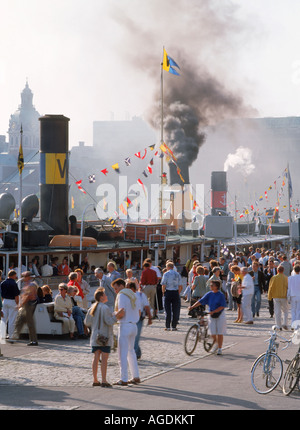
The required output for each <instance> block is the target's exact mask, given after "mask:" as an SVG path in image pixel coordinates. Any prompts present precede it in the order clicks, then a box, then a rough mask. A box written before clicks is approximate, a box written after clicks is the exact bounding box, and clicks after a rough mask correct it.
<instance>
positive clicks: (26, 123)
mask: <svg viewBox="0 0 300 430" xmlns="http://www.w3.org/2000/svg"><path fill="white" fill-rule="evenodd" d="M32 100H33V93H32V91H31V89H30V88H29V86H28V81H26V85H25V88H24V89H23V91H22V93H21V104H20V105H19V108H18V110H17V111H16V112H15V113H14V114H12V115H11V116H10V120H9V129H8V136H9V141H8V152H10V153H13V154H16V153H18V151H19V145H20V129H21V125H22V128H23V152H24V155H26V154H28V153H30V152H33V151H38V150H39V147H40V128H39V118H40V116H41V115H40V114H39V113H38V112H37V110H36V109H35V107H34V106H33V103H32Z"/></svg>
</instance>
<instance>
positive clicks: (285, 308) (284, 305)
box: [268, 265, 289, 330]
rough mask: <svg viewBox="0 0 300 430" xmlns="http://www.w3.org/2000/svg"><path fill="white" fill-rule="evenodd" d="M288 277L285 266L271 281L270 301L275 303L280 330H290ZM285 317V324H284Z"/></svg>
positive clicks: (280, 267)
mask: <svg viewBox="0 0 300 430" xmlns="http://www.w3.org/2000/svg"><path fill="white" fill-rule="evenodd" d="M287 290H288V277H287V276H286V275H285V274H284V266H283V265H280V266H278V268H277V275H275V276H272V278H271V279H270V284H269V290H268V300H269V301H270V300H273V301H274V315H275V323H276V325H277V326H278V327H279V328H280V329H282V328H283V329H284V330H287V329H288V316H289V305H288V300H287ZM282 317H283V324H282Z"/></svg>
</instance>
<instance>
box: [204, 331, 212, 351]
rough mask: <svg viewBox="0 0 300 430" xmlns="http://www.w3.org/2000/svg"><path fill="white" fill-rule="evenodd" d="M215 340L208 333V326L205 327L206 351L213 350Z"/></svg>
mask: <svg viewBox="0 0 300 430" xmlns="http://www.w3.org/2000/svg"><path fill="white" fill-rule="evenodd" d="M213 343H214V340H213V338H212V337H211V335H210V334H209V333H208V329H207V327H205V328H204V339H203V346H204V349H205V351H206V352H209V351H210V350H211V347H212V346H213Z"/></svg>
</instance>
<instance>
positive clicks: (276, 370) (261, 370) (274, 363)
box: [251, 352, 283, 394]
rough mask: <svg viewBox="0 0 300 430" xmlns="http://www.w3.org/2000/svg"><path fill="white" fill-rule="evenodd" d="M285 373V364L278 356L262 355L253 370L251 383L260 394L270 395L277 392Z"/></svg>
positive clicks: (272, 354) (267, 353)
mask: <svg viewBox="0 0 300 430" xmlns="http://www.w3.org/2000/svg"><path fill="white" fill-rule="evenodd" d="M282 372H283V364H282V361H281V359H280V357H278V355H277V354H274V353H273V352H266V353H264V354H262V355H260V356H259V357H258V358H257V359H256V360H255V362H254V363H253V366H252V369H251V383H252V387H253V388H254V390H255V391H256V392H257V393H259V394H268V393H270V392H271V391H273V390H275V388H276V387H277V385H278V384H279V382H280V380H281V377H282Z"/></svg>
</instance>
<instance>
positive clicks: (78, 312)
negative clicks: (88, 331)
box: [72, 306, 85, 336]
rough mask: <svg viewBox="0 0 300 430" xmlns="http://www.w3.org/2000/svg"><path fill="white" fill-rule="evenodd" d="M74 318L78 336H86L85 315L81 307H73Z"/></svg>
mask: <svg viewBox="0 0 300 430" xmlns="http://www.w3.org/2000/svg"><path fill="white" fill-rule="evenodd" d="M72 316H73V318H74V321H75V324H76V327H77V331H78V334H79V336H81V335H82V334H84V324H83V322H84V318H85V314H84V312H83V310H82V309H81V308H80V307H79V306H73V308H72Z"/></svg>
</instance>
